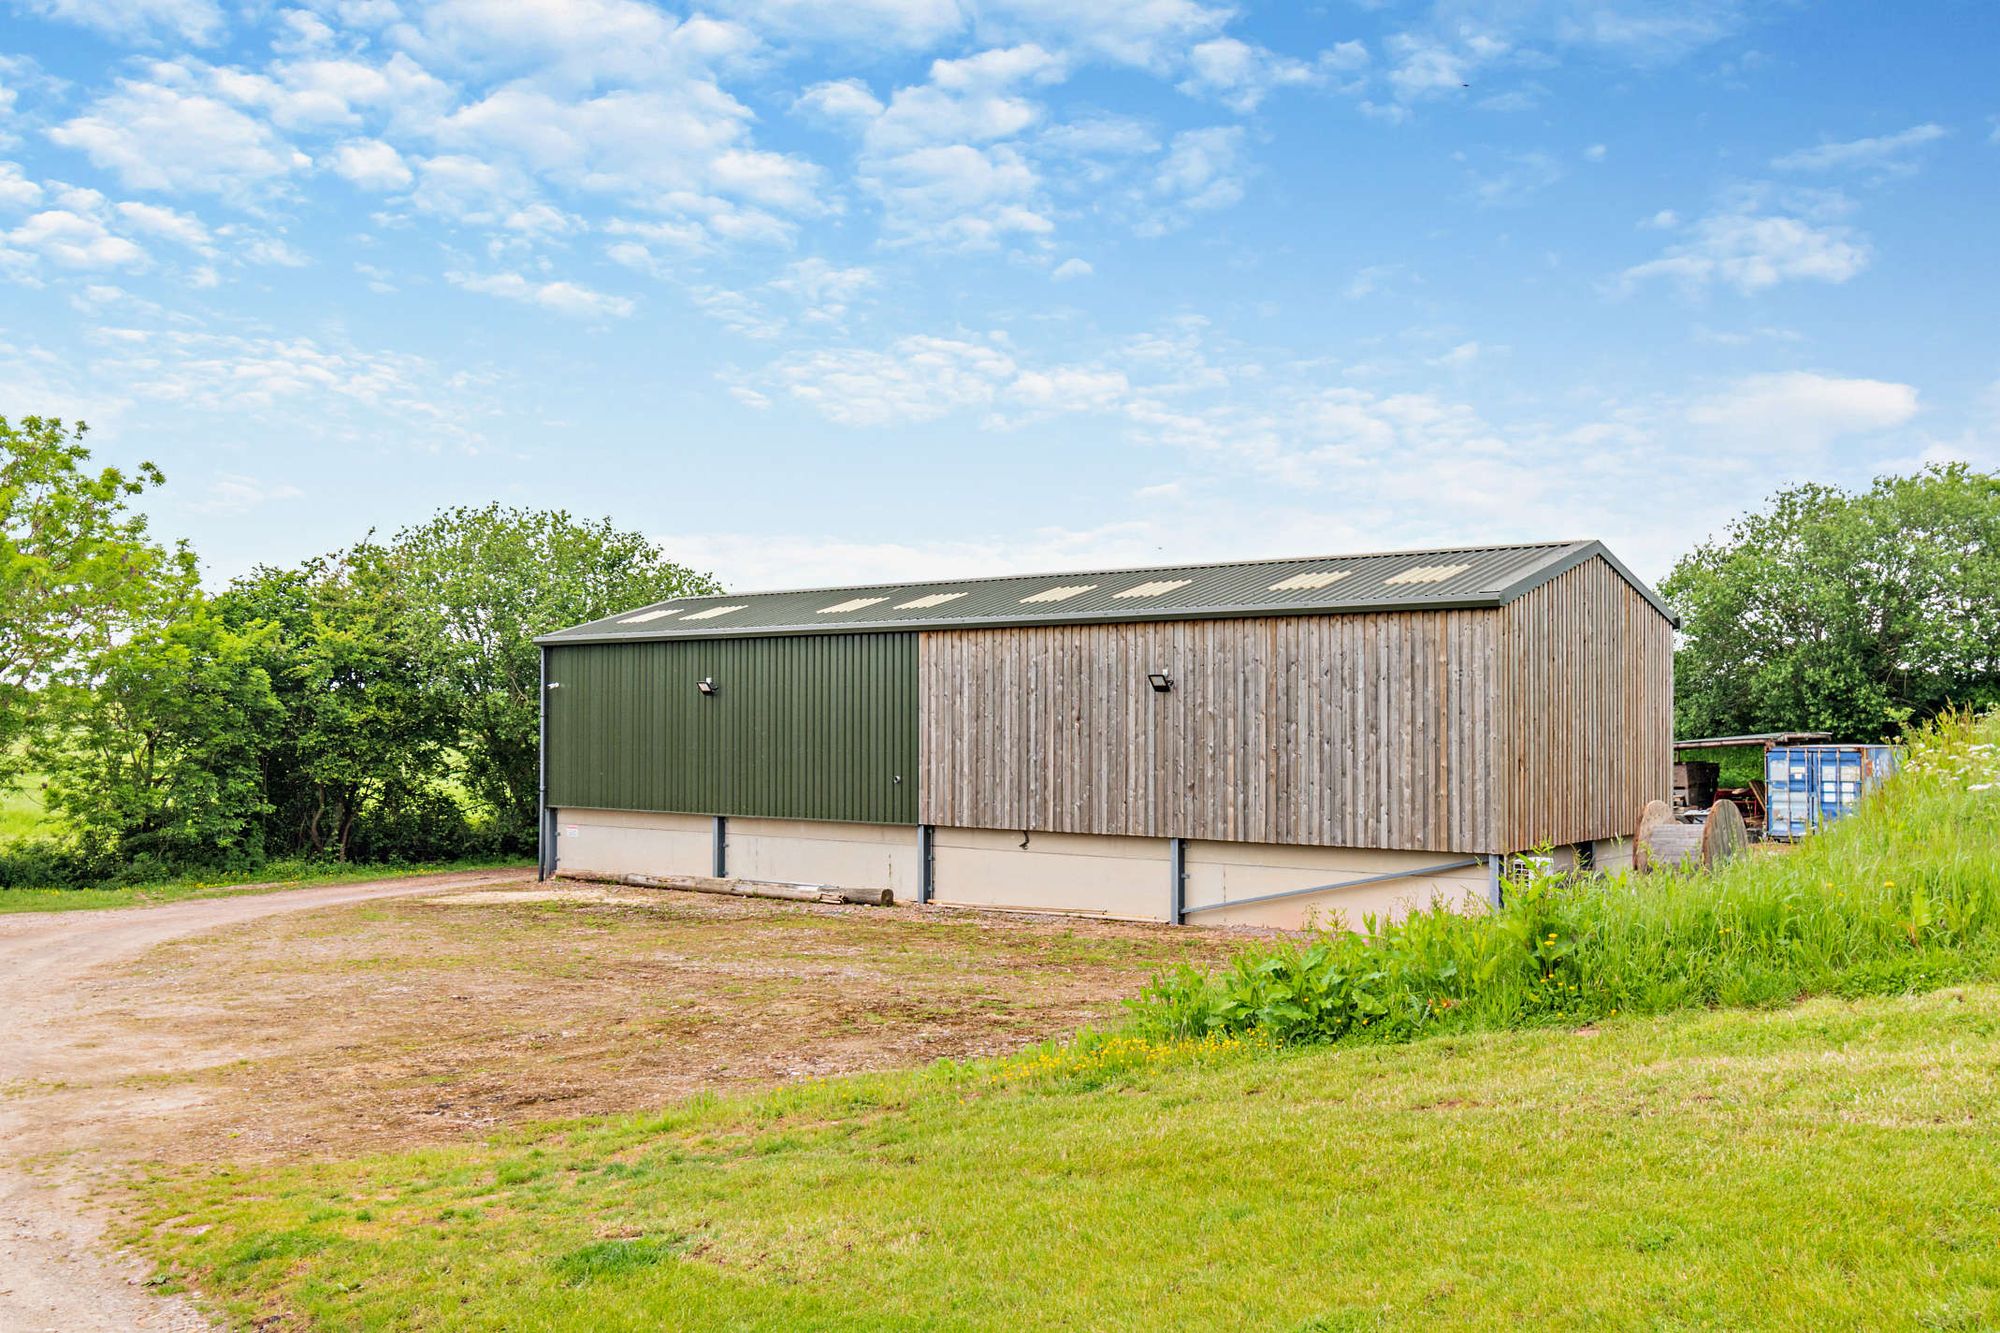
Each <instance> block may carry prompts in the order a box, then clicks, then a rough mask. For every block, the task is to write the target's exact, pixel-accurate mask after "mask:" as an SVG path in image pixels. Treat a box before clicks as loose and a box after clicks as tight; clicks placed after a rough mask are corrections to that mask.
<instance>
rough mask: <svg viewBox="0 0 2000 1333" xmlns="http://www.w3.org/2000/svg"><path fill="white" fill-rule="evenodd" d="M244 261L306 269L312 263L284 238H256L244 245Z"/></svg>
mask: <svg viewBox="0 0 2000 1333" xmlns="http://www.w3.org/2000/svg"><path fill="white" fill-rule="evenodd" d="M242 254H243V261H244V262H245V263H248V264H267V265H271V266H273V267H277V268H305V267H306V266H308V265H309V264H311V263H312V260H310V259H308V258H307V257H306V256H305V255H304V254H302V253H300V252H299V251H298V250H297V249H295V248H294V247H293V246H292V245H291V244H290V243H289V242H287V241H286V240H285V239H284V238H283V237H279V236H256V237H252V238H251V239H250V240H249V241H247V242H245V243H244V245H243V250H242Z"/></svg>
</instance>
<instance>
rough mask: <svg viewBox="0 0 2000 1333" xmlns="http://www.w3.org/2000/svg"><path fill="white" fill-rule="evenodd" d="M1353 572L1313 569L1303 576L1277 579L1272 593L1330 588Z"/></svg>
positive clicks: (1295, 575)
mask: <svg viewBox="0 0 2000 1333" xmlns="http://www.w3.org/2000/svg"><path fill="white" fill-rule="evenodd" d="M1353 572H1354V571H1353V570H1351V569H1313V570H1308V571H1307V572H1305V573H1303V574H1294V575H1292V576H1291V577H1290V578H1288V579H1279V580H1278V581H1277V582H1276V583H1273V584H1272V585H1271V591H1272V592H1310V591H1312V590H1313V589H1316V588H1325V587H1330V586H1331V585H1333V584H1336V583H1338V582H1340V581H1341V580H1342V579H1344V578H1346V577H1347V576H1348V575H1349V574H1352V573H1353Z"/></svg>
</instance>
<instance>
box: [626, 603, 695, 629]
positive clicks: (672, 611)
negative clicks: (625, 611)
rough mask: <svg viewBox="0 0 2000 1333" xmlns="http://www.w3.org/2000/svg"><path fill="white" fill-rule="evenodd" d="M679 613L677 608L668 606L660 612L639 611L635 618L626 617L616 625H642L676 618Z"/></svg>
mask: <svg viewBox="0 0 2000 1333" xmlns="http://www.w3.org/2000/svg"><path fill="white" fill-rule="evenodd" d="M680 613H681V611H680V608H679V607H677V606H670V607H667V608H665V609H664V610H660V611H641V612H640V613H639V614H638V615H636V616H626V617H625V618H624V619H623V620H621V621H619V622H618V623H619V624H621V625H643V624H645V623H646V622H647V621H649V620H662V619H664V618H666V617H667V616H677V615H679V614H680Z"/></svg>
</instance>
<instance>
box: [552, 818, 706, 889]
mask: <svg viewBox="0 0 2000 1333" xmlns="http://www.w3.org/2000/svg"><path fill="white" fill-rule="evenodd" d="M555 823H556V869H557V870H558V871H563V870H571V871H581V872H583V873H586V874H592V875H652V876H656V877H665V876H668V875H707V874H712V873H714V870H715V861H714V826H715V821H713V820H712V819H710V818H709V817H708V816H707V815H669V814H660V813H655V812H653V811H650V810H558V811H556V820H555Z"/></svg>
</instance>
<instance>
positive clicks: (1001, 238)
mask: <svg viewBox="0 0 2000 1333" xmlns="http://www.w3.org/2000/svg"><path fill="white" fill-rule="evenodd" d="M1066 72H1067V65H1066V63H1065V62H1064V61H1063V60H1062V59H1061V58H1060V57H1058V56H1056V55H1053V54H1051V53H1050V52H1048V51H1046V50H1044V49H1043V48H1041V47H1040V46H1036V45H1034V44H1032V43H1027V44H1023V45H1020V46H1012V47H995V48H991V49H989V50H985V51H981V52H979V53H977V54H975V55H971V56H967V57H964V58H963V59H957V60H937V61H933V62H932V63H931V67H930V73H929V78H928V79H927V80H926V81H925V82H924V83H921V84H915V85H912V86H909V87H905V88H900V89H898V90H896V92H895V93H894V94H893V95H892V96H891V97H890V99H889V100H888V102H887V103H881V102H878V101H876V100H875V99H874V98H873V95H872V94H870V93H868V91H867V90H866V89H865V88H864V87H862V86H861V85H859V84H858V83H855V82H853V81H848V82H843V83H836V84H820V85H816V86H815V87H814V88H812V89H809V90H808V91H807V93H806V95H805V97H804V98H803V99H801V105H802V106H803V107H805V109H807V110H809V111H812V112H814V113H815V114H817V115H819V116H820V117H821V118H822V119H830V120H833V121H835V122H837V123H841V124H845V125H846V126H848V127H849V128H850V129H853V130H855V131H858V133H859V136H860V154H859V165H858V168H857V179H858V180H859V182H860V184H861V185H862V187H863V188H864V189H866V190H868V191H869V192H870V193H871V194H873V195H874V196H875V197H876V198H877V199H878V200H879V201H880V202H881V204H882V207H883V214H884V217H883V225H884V228H885V230H886V231H887V232H888V233H889V234H890V236H891V237H892V238H894V239H896V240H899V241H905V242H915V243H918V244H924V245H934V246H939V247H943V248H965V249H991V248H994V247H997V246H999V245H1001V244H1004V243H1008V242H1012V241H1019V240H1024V239H1025V240H1033V239H1035V238H1040V237H1045V236H1046V235H1047V234H1048V233H1049V232H1051V231H1052V230H1053V229H1054V223H1053V222H1052V221H1050V219H1049V216H1048V212H1049V209H1048V206H1047V204H1046V203H1045V202H1044V201H1043V199H1042V197H1041V196H1042V182H1041V177H1040V175H1039V173H1038V172H1037V171H1036V170H1035V167H1034V164H1033V163H1032V162H1031V160H1030V159H1029V157H1028V155H1027V154H1026V153H1025V152H1023V151H1022V149H1021V148H1020V147H1018V146H1017V145H1016V144H1015V143H1013V142H1010V141H1011V140H1014V139H1016V138H1017V137H1018V136H1020V135H1021V134H1023V133H1024V132H1025V131H1028V130H1030V129H1032V128H1034V127H1035V126H1036V125H1038V124H1039V123H1040V121H1041V120H1042V117H1043V108H1042V106H1041V104H1040V103H1039V102H1037V101H1035V100H1033V99H1032V98H1029V97H1027V96H1024V95H1023V90H1024V89H1025V88H1027V87H1032V86H1038V85H1045V84H1049V83H1052V82H1054V81H1057V80H1059V79H1061V78H1063V77H1064V75H1065V74H1066Z"/></svg>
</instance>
